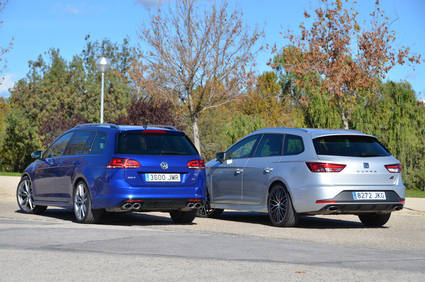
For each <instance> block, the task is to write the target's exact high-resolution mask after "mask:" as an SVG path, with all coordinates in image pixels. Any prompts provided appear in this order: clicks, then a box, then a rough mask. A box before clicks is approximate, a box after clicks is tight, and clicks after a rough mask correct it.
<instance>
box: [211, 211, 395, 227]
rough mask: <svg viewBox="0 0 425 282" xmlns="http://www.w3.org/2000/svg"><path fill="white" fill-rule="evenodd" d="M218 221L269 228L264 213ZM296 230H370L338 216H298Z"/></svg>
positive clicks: (228, 216)
mask: <svg viewBox="0 0 425 282" xmlns="http://www.w3.org/2000/svg"><path fill="white" fill-rule="evenodd" d="M218 219H219V220H227V221H237V222H246V223H258V224H263V225H268V226H271V223H270V220H269V217H268V215H267V214H266V213H257V212H224V213H223V214H222V215H220V217H219V218H218ZM296 228H306V229H343V228H346V229H350V228H371V227H367V226H364V225H363V224H362V223H361V222H360V221H351V220H343V219H339V218H338V216H335V217H334V218H329V217H326V218H324V217H315V216H300V219H299V221H298V224H297V226H296ZM374 228H387V227H385V226H384V227H374Z"/></svg>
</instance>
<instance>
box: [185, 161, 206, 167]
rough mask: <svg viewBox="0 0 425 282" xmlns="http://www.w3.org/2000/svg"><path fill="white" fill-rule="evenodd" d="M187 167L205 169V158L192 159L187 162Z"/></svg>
mask: <svg viewBox="0 0 425 282" xmlns="http://www.w3.org/2000/svg"><path fill="white" fill-rule="evenodd" d="M187 168H194V169H203V168H205V162H204V160H192V161H188V162H187Z"/></svg>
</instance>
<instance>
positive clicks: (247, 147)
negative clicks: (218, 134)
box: [226, 135, 261, 159]
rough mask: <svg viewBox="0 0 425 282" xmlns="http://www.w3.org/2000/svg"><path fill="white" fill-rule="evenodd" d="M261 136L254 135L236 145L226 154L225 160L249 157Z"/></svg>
mask: <svg viewBox="0 0 425 282" xmlns="http://www.w3.org/2000/svg"><path fill="white" fill-rule="evenodd" d="M260 136H261V135H254V136H250V137H248V138H245V139H244V140H242V141H240V142H239V143H236V144H235V145H234V146H232V147H231V148H230V149H229V150H227V152H226V159H239V158H246V157H249V156H251V154H252V151H253V149H254V145H255V144H256V143H257V140H258V138H259V137H260Z"/></svg>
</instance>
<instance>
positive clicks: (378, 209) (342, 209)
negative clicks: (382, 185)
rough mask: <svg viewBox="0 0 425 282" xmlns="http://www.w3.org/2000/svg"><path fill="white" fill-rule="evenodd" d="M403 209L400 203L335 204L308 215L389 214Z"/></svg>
mask: <svg viewBox="0 0 425 282" xmlns="http://www.w3.org/2000/svg"><path fill="white" fill-rule="evenodd" d="M401 209H403V204H402V203H399V202H385V203H382V202H368V203H353V202H346V203H335V204H328V205H325V206H324V207H322V208H321V209H320V210H319V211H316V212H312V213H308V214H362V213H388V212H392V211H399V210H401Z"/></svg>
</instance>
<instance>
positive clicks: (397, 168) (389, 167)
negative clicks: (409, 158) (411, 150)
mask: <svg viewBox="0 0 425 282" xmlns="http://www.w3.org/2000/svg"><path fill="white" fill-rule="evenodd" d="M385 168H386V169H387V170H388V171H389V172H391V173H400V172H401V164H391V165H385Z"/></svg>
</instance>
